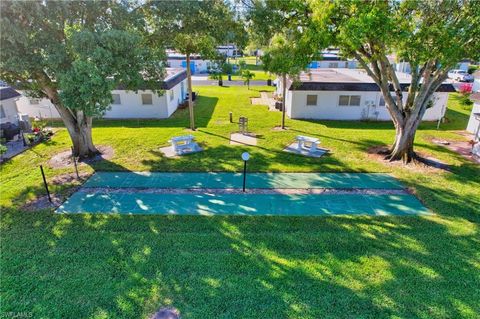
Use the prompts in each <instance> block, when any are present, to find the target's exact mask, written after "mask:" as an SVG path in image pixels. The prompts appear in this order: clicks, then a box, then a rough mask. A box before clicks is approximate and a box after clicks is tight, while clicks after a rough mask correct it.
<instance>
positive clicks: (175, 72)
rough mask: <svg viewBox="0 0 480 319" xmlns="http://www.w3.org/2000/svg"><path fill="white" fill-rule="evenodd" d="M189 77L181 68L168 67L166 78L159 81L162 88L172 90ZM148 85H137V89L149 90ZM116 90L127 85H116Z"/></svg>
mask: <svg viewBox="0 0 480 319" xmlns="http://www.w3.org/2000/svg"><path fill="white" fill-rule="evenodd" d="M186 78H187V71H186V70H184V69H181V68H171V69H170V70H169V69H168V68H167V77H166V79H165V80H163V81H161V82H159V86H160V89H162V90H170V89H171V88H173V87H174V86H175V85H177V84H178V83H180V82H182V81H183V80H185V79H186ZM148 89H149V88H148V87H147V86H144V85H142V86H140V87H137V90H148ZM116 90H127V87H126V86H125V85H124V84H120V85H118V86H117V87H116Z"/></svg>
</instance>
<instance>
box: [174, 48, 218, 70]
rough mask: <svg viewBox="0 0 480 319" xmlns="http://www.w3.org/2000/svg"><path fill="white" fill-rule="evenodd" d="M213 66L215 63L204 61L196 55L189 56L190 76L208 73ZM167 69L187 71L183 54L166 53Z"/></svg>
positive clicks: (185, 58)
mask: <svg viewBox="0 0 480 319" xmlns="http://www.w3.org/2000/svg"><path fill="white" fill-rule="evenodd" d="M215 66H216V63H215V62H213V61H211V60H207V59H204V58H202V57H201V56H200V55H198V54H192V55H191V56H190V71H191V72H192V74H198V73H208V71H209V69H210V68H213V67H215ZM167 67H169V68H182V69H187V57H186V56H185V54H181V53H177V52H171V51H168V52H167Z"/></svg>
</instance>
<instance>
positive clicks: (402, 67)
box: [389, 56, 470, 74]
mask: <svg viewBox="0 0 480 319" xmlns="http://www.w3.org/2000/svg"><path fill="white" fill-rule="evenodd" d="M394 59H395V56H391V57H390V58H389V60H390V62H391V63H392V64H393V67H394V69H395V71H397V72H403V73H409V74H410V73H411V72H412V69H411V67H410V63H408V62H405V61H398V62H396V61H395V60H394ZM469 66H470V60H462V61H460V62H458V63H457V65H456V66H455V67H454V68H453V69H455V70H462V71H465V72H467V71H468V67H469Z"/></svg>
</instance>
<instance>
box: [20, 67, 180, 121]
mask: <svg viewBox="0 0 480 319" xmlns="http://www.w3.org/2000/svg"><path fill="white" fill-rule="evenodd" d="M166 72H167V75H166V78H165V79H164V81H163V82H162V83H161V88H162V89H164V90H165V94H163V95H158V94H156V93H154V92H153V91H151V90H138V91H137V92H135V91H129V90H125V89H122V88H120V87H119V88H117V89H116V90H113V91H112V99H113V103H112V104H111V106H110V109H109V110H107V111H106V112H105V115H104V116H103V118H107V119H137V118H155V119H163V118H168V117H170V115H172V114H173V112H175V110H177V108H178V106H179V105H180V104H181V103H183V102H184V100H185V97H186V95H187V91H188V90H187V80H186V78H187V72H186V71H185V70H183V69H178V68H177V69H175V68H167V70H166ZM17 107H18V110H19V111H20V112H21V113H26V114H28V115H29V116H30V117H41V118H60V115H59V114H58V112H57V110H56V108H55V106H54V105H53V104H52V103H51V102H50V100H49V99H46V98H44V99H40V100H39V99H32V98H29V97H27V96H22V97H20V98H19V99H18V101H17Z"/></svg>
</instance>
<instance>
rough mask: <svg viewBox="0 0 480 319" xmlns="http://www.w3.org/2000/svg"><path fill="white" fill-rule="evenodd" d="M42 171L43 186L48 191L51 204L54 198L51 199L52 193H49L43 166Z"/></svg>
mask: <svg viewBox="0 0 480 319" xmlns="http://www.w3.org/2000/svg"><path fill="white" fill-rule="evenodd" d="M40 171H41V172H42V177H43V185H44V186H45V190H46V191H47V196H48V201H49V202H50V203H51V202H52V198H51V197H50V192H49V191H48V184H47V179H46V178H45V173H44V172H43V166H42V165H40Z"/></svg>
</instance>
